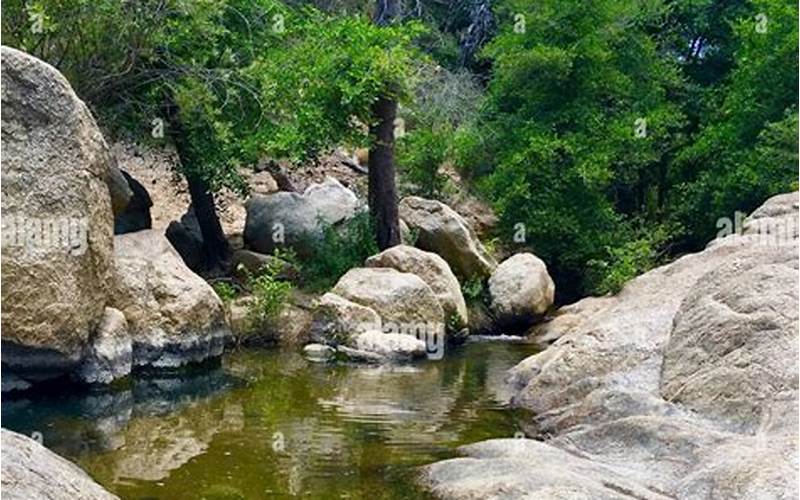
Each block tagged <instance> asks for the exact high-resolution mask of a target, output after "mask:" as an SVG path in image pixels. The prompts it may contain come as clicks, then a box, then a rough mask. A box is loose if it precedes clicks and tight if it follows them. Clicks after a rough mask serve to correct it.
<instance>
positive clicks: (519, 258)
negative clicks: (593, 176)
mask: <svg viewBox="0 0 800 500" xmlns="http://www.w3.org/2000/svg"><path fill="white" fill-rule="evenodd" d="M400 217H401V221H402V223H403V225H404V232H408V233H411V234H413V235H415V239H414V240H413V241H412V242H411V243H414V244H415V245H416V246H411V245H405V244H403V245H398V246H395V247H392V248H389V249H387V250H385V251H383V252H381V253H379V254H377V255H374V256H372V257H369V258H368V259H367V260H366V261H365V263H364V267H361V268H355V269H351V270H350V271H348V272H347V273H346V274H345V275H344V276H342V277H341V278H340V279H339V281H338V283H337V284H336V285H335V286H334V287H333V289H332V290H331V291H330V292H329V293H327V294H325V295H324V296H323V297H322V299H320V301H319V304H318V306H317V308H316V311H315V316H314V322H313V324H312V337H313V340H314V342H315V343H314V344H312V345H310V346H308V347H307V348H306V352H307V353H308V354H309V356H310V357H313V358H315V359H319V358H322V359H329V358H331V357H334V356H335V355H336V354H343V355H344V356H345V357H347V358H349V359H357V360H360V361H363V360H366V361H378V362H380V361H385V360H389V359H398V358H399V359H412V358H415V357H423V356H424V355H425V354H427V356H428V357H429V358H439V357H441V356H443V355H444V349H445V345H446V344H447V343H452V342H458V341H461V340H463V339H464V337H465V336H466V335H468V334H469V332H470V329H474V326H475V324H474V323H473V322H471V321H470V319H471V318H470V314H469V311H468V308H467V304H466V302H465V300H464V296H463V294H462V291H461V284H460V283H459V279H458V277H461V279H462V280H464V279H477V280H479V281H483V280H486V279H488V291H489V297H490V303H489V309H490V311H491V313H492V315H493V317H494V325H495V326H496V328H494V329H493V331H510V332H521V331H524V330H525V329H527V328H528V327H529V326H531V325H532V324H533V323H534V322H535V321H536V320H538V319H540V318H542V317H543V315H544V313H545V312H546V311H547V309H548V307H550V306H551V305H552V304H553V300H554V292H555V287H554V284H553V280H552V279H551V278H550V276H549V275H548V273H547V268H546V266H545V265H544V263H543V262H542V261H541V260H540V259H538V258H537V257H536V256H534V255H532V254H529V253H521V254H517V255H514V256H512V257H511V258H509V259H507V260H506V261H504V262H502V263H501V264H500V265H499V266H498V265H497V263H496V262H495V261H494V259H493V258H492V257H491V256H490V255H489V253H488V252H487V251H486V249H485V248H484V247H483V245H482V244H481V242H480V241H479V239H478V238H477V236H476V235H475V233H474V231H473V230H472V228H471V227H470V226H469V224H468V223H467V222H466V221H465V220H464V219H463V218H462V217H461V216H460V215H459V214H457V213H456V212H455V211H453V210H452V209H451V208H450V207H448V206H447V205H445V204H444V203H441V202H439V201H434V200H427V199H423V198H419V197H408V198H404V199H403V200H401V202H400ZM381 332H383V336H381V335H380V333H381ZM398 334H400V335H408V336H411V337H412V340H411V341H408V340H403V341H402V343H400V340H401V339H399V338H398V337H397V335H398Z"/></svg>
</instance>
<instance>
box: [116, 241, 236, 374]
mask: <svg viewBox="0 0 800 500" xmlns="http://www.w3.org/2000/svg"><path fill="white" fill-rule="evenodd" d="M114 243H115V248H114V279H113V280H112V284H113V292H112V295H111V302H112V304H113V305H114V307H116V308H118V309H119V310H120V311H122V312H123V314H124V315H125V318H126V319H127V320H128V326H129V330H130V335H131V340H132V343H133V362H134V365H136V366H141V365H149V366H153V367H176V366H180V365H183V364H186V363H189V362H194V361H203V360H205V359H208V358H213V357H217V356H219V355H220V354H222V350H223V347H224V344H225V341H226V339H227V338H228V337H229V336H230V329H229V327H228V325H227V323H226V320H225V311H224V309H223V305H222V301H221V300H220V299H219V297H217V294H216V293H215V292H214V290H213V289H212V288H211V286H210V285H209V284H208V283H206V282H205V281H204V280H203V279H202V278H200V277H199V276H197V275H196V274H194V273H193V272H192V271H191V270H190V269H189V268H187V267H186V265H185V264H184V263H183V260H181V257H180V255H178V253H177V252H176V251H175V249H174V248H172V245H170V243H169V241H167V239H166V237H164V236H163V235H162V234H160V233H158V232H157V231H155V230H145V231H139V232H136V233H129V234H123V235H119V236H117V237H116V238H115V242H114Z"/></svg>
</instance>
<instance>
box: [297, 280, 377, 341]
mask: <svg viewBox="0 0 800 500" xmlns="http://www.w3.org/2000/svg"><path fill="white" fill-rule="evenodd" d="M381 328H382V324H381V318H380V316H378V313H376V312H375V311H374V310H373V309H371V308H370V307H367V306H362V305H360V304H356V303H355V302H351V301H349V300H347V299H345V298H344V297H341V296H339V295H337V294H335V293H331V292H328V293H326V294H325V295H323V296H322V297H320V298H319V300H318V301H317V304H316V307H315V308H314V320H313V323H312V324H311V338H312V339H314V340H315V341H316V342H321V343H325V344H334V345H336V344H340V343H344V344H347V343H349V342H350V339H351V337H352V336H353V335H357V334H359V333H364V332H367V331H370V330H378V331H380V330H381Z"/></svg>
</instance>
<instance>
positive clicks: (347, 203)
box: [244, 177, 358, 256]
mask: <svg viewBox="0 0 800 500" xmlns="http://www.w3.org/2000/svg"><path fill="white" fill-rule="evenodd" d="M357 208H358V199H357V198H356V195H355V194H354V193H353V192H352V191H350V190H349V189H347V188H346V187H344V186H342V185H341V183H339V181H337V180H336V179H333V178H330V177H329V178H327V179H326V180H325V182H323V183H321V184H312V185H311V186H309V187H308V188H307V189H306V190H305V192H303V194H298V193H292V192H285V191H281V192H278V193H273V194H269V195H266V196H262V195H256V196H252V197H251V198H250V199H249V200H247V203H246V209H247V220H246V222H245V229H244V240H245V245H246V246H247V247H248V248H250V249H252V250H255V251H257V252H261V253H273V251H274V250H275V249H276V248H284V247H289V248H292V249H294V250H295V251H296V252H297V253H298V254H299V255H300V256H307V255H309V254H310V253H311V250H312V249H311V245H312V244H313V242H314V241H315V240H317V239H319V238H320V237H322V232H323V227H324V225H326V224H327V225H335V224H337V223H340V222H342V221H344V220H346V219H349V218H350V217H352V216H353V215H355V214H356V211H357Z"/></svg>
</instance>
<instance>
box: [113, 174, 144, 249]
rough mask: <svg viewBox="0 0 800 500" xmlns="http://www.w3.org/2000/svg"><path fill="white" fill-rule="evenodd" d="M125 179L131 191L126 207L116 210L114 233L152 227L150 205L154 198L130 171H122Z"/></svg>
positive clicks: (131, 231)
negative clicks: (151, 197)
mask: <svg viewBox="0 0 800 500" xmlns="http://www.w3.org/2000/svg"><path fill="white" fill-rule="evenodd" d="M120 175H122V177H123V180H124V181H125V183H126V185H127V186H128V189H129V190H130V192H131V196H130V199H129V200H128V202H127V204H126V205H125V208H124V209H122V210H121V211H116V210H115V211H114V234H125V233H133V232H135V231H141V230H142V229H150V228H151V227H152V225H153V219H152V217H150V207H152V206H153V200H151V199H150V193H148V192H147V189H146V188H145V187H144V186H143V185H142V184H141V183H140V182H139V181H137V180H136V179H134V178H133V177H131V175H130V174H129V173H128V172H125V171H124V170H123V171H120Z"/></svg>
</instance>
